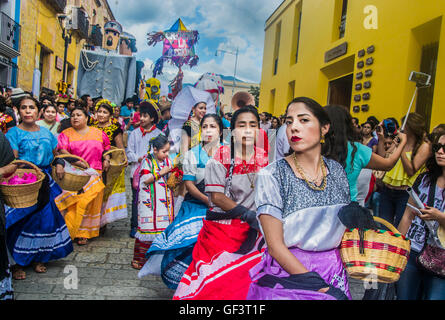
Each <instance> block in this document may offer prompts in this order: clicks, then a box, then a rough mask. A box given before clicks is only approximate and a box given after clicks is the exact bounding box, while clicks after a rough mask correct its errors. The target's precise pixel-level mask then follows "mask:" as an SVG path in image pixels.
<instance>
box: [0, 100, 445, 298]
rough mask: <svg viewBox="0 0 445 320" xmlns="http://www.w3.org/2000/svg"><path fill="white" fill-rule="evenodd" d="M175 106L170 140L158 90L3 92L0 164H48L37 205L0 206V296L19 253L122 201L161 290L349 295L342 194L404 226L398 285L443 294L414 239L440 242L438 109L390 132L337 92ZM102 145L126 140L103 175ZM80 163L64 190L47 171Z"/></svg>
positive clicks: (74, 229)
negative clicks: (150, 94)
mask: <svg viewBox="0 0 445 320" xmlns="http://www.w3.org/2000/svg"><path fill="white" fill-rule="evenodd" d="M188 107H190V109H191V113H190V117H189V119H188V120H187V121H186V122H185V123H184V125H183V127H182V136H181V141H180V146H178V147H176V146H175V145H174V143H173V141H172V140H171V139H170V132H169V131H170V129H169V120H170V118H171V114H170V108H171V102H170V101H168V99H161V101H160V102H159V103H157V102H155V101H153V100H139V99H137V98H136V99H127V100H126V101H125V102H124V103H123V104H122V106H117V105H115V104H113V103H111V102H110V101H108V100H106V99H102V98H97V99H92V98H91V97H90V96H83V97H81V98H80V99H79V100H68V101H65V100H61V99H55V98H54V97H51V96H48V95H45V94H42V95H41V96H40V99H39V100H36V99H35V98H34V97H32V95H27V94H25V95H24V96H23V97H21V98H20V99H15V100H14V99H12V97H11V96H10V93H8V92H5V93H4V94H3V95H0V129H1V131H2V133H0V140H1V141H0V154H1V156H0V159H1V160H0V162H1V163H0V177H1V178H5V177H9V176H11V175H13V174H14V172H15V171H16V169H17V168H18V166H19V165H18V164H16V163H15V162H14V159H20V160H25V161H28V162H31V163H33V164H34V165H36V166H37V167H38V168H40V170H41V171H42V172H43V173H44V174H45V179H44V181H43V183H42V187H41V189H40V190H39V196H38V201H37V204H36V205H34V206H31V207H28V208H20V209H18V208H10V207H8V206H7V205H3V204H2V205H1V206H0V210H1V219H0V223H1V225H0V246H1V248H0V298H1V299H8V298H9V299H10V298H12V297H13V287H12V278H14V279H15V280H21V279H25V278H26V273H25V271H24V267H26V266H29V265H33V269H34V270H35V272H38V273H44V272H46V271H47V270H46V266H45V264H46V263H47V262H48V261H51V260H57V259H62V258H64V257H66V256H67V255H69V254H70V253H71V252H73V250H75V247H74V246H73V243H77V244H78V245H80V246H82V245H88V243H89V241H91V239H94V238H97V237H100V235H101V232H103V230H104V229H105V228H106V226H107V224H109V223H112V222H114V221H117V220H120V219H124V218H126V217H127V216H128V211H130V212H131V228H130V230H129V236H130V237H133V238H135V245H134V255H133V259H132V261H129V263H131V265H132V267H133V268H135V269H138V270H140V271H139V277H144V276H146V275H148V274H158V275H161V277H162V279H163V281H164V283H165V284H166V286H168V287H169V288H171V289H175V290H176V291H175V294H174V297H173V299H177V300H187V299H214V300H245V299H249V300H268V299H274V300H276V299H307V300H312V299H322V300H332V299H337V300H347V299H351V294H350V291H349V286H348V277H347V273H346V269H345V267H344V264H343V262H342V259H341V256H340V253H339V245H340V242H341V240H342V237H343V235H344V232H345V230H346V226H345V225H344V224H343V223H342V221H340V220H339V218H338V214H339V211H340V210H341V208H343V207H345V206H348V205H350V204H351V203H358V204H359V205H360V206H362V207H365V208H368V209H370V210H371V211H370V212H372V214H373V215H374V216H378V217H381V218H383V219H385V220H386V221H388V222H389V223H391V224H392V225H394V226H395V227H398V228H399V230H400V232H401V234H402V235H403V236H405V237H406V238H407V239H410V240H411V253H410V256H409V261H408V264H407V267H406V270H405V271H404V272H402V274H401V278H400V280H399V281H398V282H397V283H396V284H395V289H396V295H395V296H396V297H397V298H398V299H444V298H445V290H444V289H445V280H444V279H443V275H441V274H440V272H438V273H437V274H432V273H428V272H425V271H424V270H422V269H421V268H420V267H419V266H418V263H417V257H418V256H419V254H420V252H421V251H422V250H423V249H424V247H425V246H427V245H428V246H433V247H434V248H436V249H437V250H436V251H434V252H438V253H437V254H443V253H442V251H441V250H445V249H444V242H442V241H445V240H444V238H443V236H444V234H445V232H444V230H445V229H444V228H445V213H444V211H445V201H444V194H445V193H444V190H445V169H444V168H445V124H441V125H439V126H437V127H435V128H434V129H433V130H432V131H431V133H430V132H427V130H426V119H424V117H423V116H421V115H420V114H417V113H410V114H409V115H408V116H407V119H405V118H401V119H400V121H401V122H402V123H403V122H405V120H406V125H405V127H404V130H403V132H402V131H401V130H400V124H399V121H398V120H397V119H395V118H388V119H382V120H381V121H379V120H377V119H376V118H375V117H369V118H368V119H367V121H365V122H363V123H361V124H360V123H359V120H358V119H357V118H354V117H352V115H351V114H350V112H349V110H348V109H347V108H346V107H343V106H339V105H328V106H324V107H322V106H321V105H320V104H319V103H318V102H316V101H314V100H313V99H310V98H307V97H298V98H295V99H293V100H292V101H291V102H290V103H289V104H288V106H287V108H286V111H285V114H284V115H280V116H279V117H274V116H273V115H272V114H270V113H268V112H262V113H259V112H258V108H257V107H256V106H254V105H251V104H247V105H246V103H245V102H243V101H239V103H235V104H234V105H233V106H232V109H233V110H232V113H226V114H223V113H222V112H220V111H219V109H217V110H218V112H217V114H213V113H208V112H207V105H206V103H205V102H202V101H197V102H196V104H194V105H193V106H188ZM225 132H226V133H227V132H228V134H225ZM112 150H122V151H124V152H125V155H126V158H127V159H128V168H127V170H126V169H125V168H123V169H122V172H121V173H120V175H119V176H118V177H117V178H116V179H114V180H113V181H112V182H110V181H107V172H108V171H109V169H110V161H111V156H110V151H112ZM76 168H77V169H76ZM78 168H81V169H82V170H83V171H84V172H88V174H89V175H90V177H89V181H88V182H87V183H86V184H85V186H84V187H83V188H82V189H81V190H79V191H69V190H63V189H62V188H61V187H60V186H59V185H58V183H57V181H62V180H63V179H64V177H65V175H66V174H67V173H69V172H72V170H79V169H78ZM53 171H54V173H53ZM126 172H127V174H128V175H129V178H130V184H131V190H126V188H125V173H126ZM172 176H175V177H179V178H178V179H176V180H175V179H173V180H172V181H176V183H173V184H172V183H171V179H170V178H171V177H172ZM408 188H413V189H414V190H415V191H416V192H417V193H418V194H419V196H420V199H421V200H422V201H423V202H424V203H425V204H427V205H426V206H425V209H420V211H417V210H415V209H413V208H412V207H411V206H408V205H407V204H410V205H415V202H414V201H413V199H410V196H409V193H408V192H407V189H408ZM431 189H433V190H434V192H431ZM127 194H129V195H130V198H131V210H127V209H129V208H127V204H126V199H127ZM427 222H432V223H430V224H428V223H427ZM430 226H432V227H430ZM441 257H442V258H443V255H442V256H441ZM437 258H438V257H437ZM443 262H444V261H442V265H443ZM10 265H11V267H10ZM441 271H442V272H443V271H444V270H443V269H442V270H441ZM373 294H374V293H373V292H372V291H367V292H366V293H365V297H364V298H366V297H368V298H372V297H375V295H373Z"/></svg>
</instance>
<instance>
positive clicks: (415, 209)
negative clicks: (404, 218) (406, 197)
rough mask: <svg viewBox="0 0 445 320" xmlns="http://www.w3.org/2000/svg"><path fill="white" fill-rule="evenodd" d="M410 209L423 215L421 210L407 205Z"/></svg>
mask: <svg viewBox="0 0 445 320" xmlns="http://www.w3.org/2000/svg"><path fill="white" fill-rule="evenodd" d="M406 205H407V206H408V207H410V208H411V209H413V210H414V211H416V212H417V213H418V214H419V215H423V213H422V212H421V211H420V210H419V208H417V207H415V206H413V205H411V204H409V203H407V204H406Z"/></svg>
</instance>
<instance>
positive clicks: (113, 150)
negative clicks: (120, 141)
mask: <svg viewBox="0 0 445 320" xmlns="http://www.w3.org/2000/svg"><path fill="white" fill-rule="evenodd" d="M116 151H123V152H124V154H125V150H124V149H118V148H116V147H111V148H110V150H108V151H107V152H105V153H104V156H108V155H109V154H112V153H113V152H116Z"/></svg>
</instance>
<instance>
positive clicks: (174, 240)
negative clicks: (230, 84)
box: [139, 114, 223, 289]
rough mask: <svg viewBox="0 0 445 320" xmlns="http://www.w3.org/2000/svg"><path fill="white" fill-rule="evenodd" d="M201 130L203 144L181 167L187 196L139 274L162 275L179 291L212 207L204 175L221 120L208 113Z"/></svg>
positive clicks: (219, 134) (216, 145)
mask: <svg viewBox="0 0 445 320" xmlns="http://www.w3.org/2000/svg"><path fill="white" fill-rule="evenodd" d="M201 130H202V133H201V139H202V141H201V143H200V144H199V145H197V146H196V147H194V148H192V149H191V150H189V151H188V152H187V153H186V154H185V156H184V162H183V164H182V169H183V171H184V177H183V181H184V183H185V187H186V189H187V191H188V193H187V194H186V196H185V199H184V201H183V202H182V205H181V208H180V210H179V212H178V214H177V215H176V217H175V220H174V221H173V223H172V224H170V225H169V226H168V227H167V229H165V231H164V232H163V233H162V234H161V235H159V236H158V237H156V239H155V240H154V241H153V243H152V245H151V247H150V249H149V250H148V252H147V258H148V261H147V262H146V263H145V265H144V268H143V269H142V270H141V272H140V273H139V277H143V276H145V275H147V274H161V276H162V279H163V281H164V283H165V284H166V285H167V287H169V288H170V289H176V287H177V286H178V283H179V281H180V280H181V278H182V275H183V274H184V272H185V270H186V269H187V268H188V266H189V264H190V262H191V261H192V251H193V247H194V246H195V243H196V239H197V238H198V234H199V231H200V230H201V228H202V224H203V219H205V216H206V212H207V209H208V207H209V199H208V195H207V194H206V193H205V191H204V190H205V184H204V174H205V167H206V164H207V162H208V161H209V160H210V159H211V158H212V157H213V155H214V154H215V152H216V151H217V150H218V149H219V147H220V146H221V140H222V134H223V124H222V121H221V118H220V117H218V116H217V115H216V114H206V115H205V116H204V118H202V120H201Z"/></svg>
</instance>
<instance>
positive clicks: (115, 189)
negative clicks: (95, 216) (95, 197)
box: [100, 168, 128, 227]
mask: <svg viewBox="0 0 445 320" xmlns="http://www.w3.org/2000/svg"><path fill="white" fill-rule="evenodd" d="M127 216H128V210H127V195H126V193H125V168H124V169H123V170H122V172H121V174H120V176H119V177H118V178H117V180H116V182H115V183H114V184H113V185H112V186H110V187H106V188H105V190H104V200H103V204H102V215H101V217H100V226H101V227H103V226H105V225H107V224H109V223H112V222H114V221H117V220H121V219H125V218H127Z"/></svg>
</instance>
